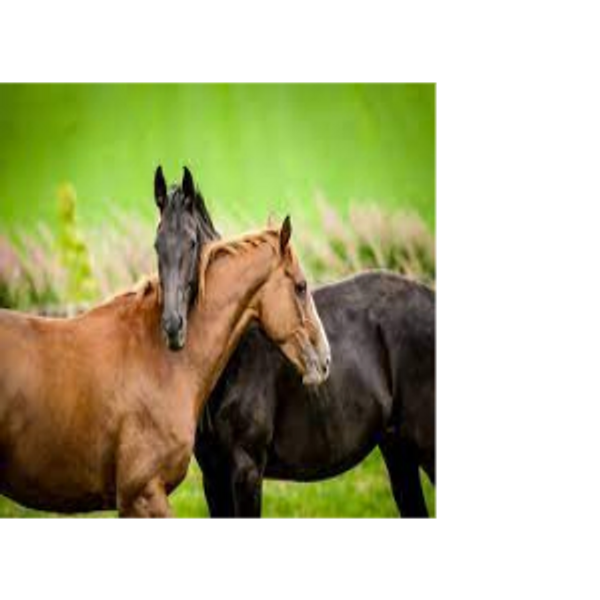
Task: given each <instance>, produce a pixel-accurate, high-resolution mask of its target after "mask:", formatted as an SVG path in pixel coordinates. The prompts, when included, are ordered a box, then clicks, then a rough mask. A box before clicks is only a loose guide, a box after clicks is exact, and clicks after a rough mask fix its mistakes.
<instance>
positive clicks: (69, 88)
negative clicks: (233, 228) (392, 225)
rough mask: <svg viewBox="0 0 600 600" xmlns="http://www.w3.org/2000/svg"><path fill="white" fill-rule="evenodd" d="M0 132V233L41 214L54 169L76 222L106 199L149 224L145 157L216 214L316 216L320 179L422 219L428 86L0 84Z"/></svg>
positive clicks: (343, 192) (431, 137)
mask: <svg viewBox="0 0 600 600" xmlns="http://www.w3.org/2000/svg"><path fill="white" fill-rule="evenodd" d="M0 135H1V136H2V144H1V145H0V230H1V229H6V228H9V227H12V226H15V225H19V226H21V225H22V224H24V223H29V224H32V223H35V222H36V221H37V220H38V219H43V220H45V221H48V222H52V223H55V222H56V214H55V209H54V198H55V190H56V187H57V185H59V184H60V182H61V181H64V180H65V178H67V179H68V180H69V181H71V182H72V183H73V184H74V185H75V187H76V189H77V191H78V193H79V195H80V202H79V204H78V215H79V218H80V219H81V223H82V224H84V225H85V226H86V227H91V226H97V225H102V224H103V223H104V221H105V217H106V212H107V208H108V207H110V206H118V207H120V208H121V209H123V210H126V211H127V212H128V213H135V214H138V215H141V216H143V217H144V218H145V219H146V220H147V221H148V222H151V221H153V220H154V217H155V207H154V202H153V200H152V175H153V173H154V169H155V168H156V166H157V165H158V164H162V165H163V167H164V169H165V173H166V175H167V177H168V179H169V181H175V179H179V178H181V169H182V167H183V165H184V164H187V165H189V166H190V167H192V169H193V172H194V175H195V176H196V179H197V181H198V183H199V184H200V186H201V188H202V191H203V193H204V196H205V197H206V198H208V199H210V200H211V201H213V200H214V202H212V203H211V210H212V212H213V214H214V217H215V222H217V223H220V222H221V221H222V218H223V217H226V216H227V215H228V213H229V212H230V211H232V210H235V211H237V210H239V211H242V212H248V213H251V214H252V215H253V222H254V224H256V223H258V222H260V223H263V222H264V219H265V218H266V216H267V214H268V212H269V210H275V211H277V212H279V213H282V214H287V212H288V211H289V212H291V213H292V215H293V216H297V215H299V214H306V216H312V217H316V212H315V211H314V208H313V205H312V203H311V199H312V198H313V197H314V194H315V191H317V190H322V191H323V193H325V194H327V196H328V197H329V198H332V199H333V202H334V203H335V205H336V207H338V208H340V209H345V208H346V206H347V203H348V202H349V201H350V200H353V201H355V202H363V201H364V202H368V201H369V199H372V198H376V199H377V200H378V202H379V203H381V204H382V205H384V206H385V207H386V208H388V209H405V210H408V209H412V210H414V211H416V212H417V213H418V214H419V215H420V216H421V218H422V219H423V220H424V221H425V223H427V226H428V227H429V228H430V229H432V228H434V227H435V211H434V202H435V86H434V85H420V84H419V85H72V84H70V85H0ZM34 165H35V168H34ZM313 223H314V224H316V223H317V222H316V221H313Z"/></svg>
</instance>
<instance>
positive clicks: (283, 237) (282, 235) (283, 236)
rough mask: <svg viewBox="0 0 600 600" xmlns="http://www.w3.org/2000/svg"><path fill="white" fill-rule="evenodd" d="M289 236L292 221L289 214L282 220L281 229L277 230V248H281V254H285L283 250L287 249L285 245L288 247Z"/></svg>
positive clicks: (290, 235) (290, 234)
mask: <svg viewBox="0 0 600 600" xmlns="http://www.w3.org/2000/svg"><path fill="white" fill-rule="evenodd" d="M291 237H292V222H291V220H290V215H288V216H287V217H286V218H285V219H284V220H283V225H282V226H281V231H280V232H279V249H280V250H281V254H282V256H283V255H284V254H285V251H286V250H287V247H288V244H289V242H290V238H291Z"/></svg>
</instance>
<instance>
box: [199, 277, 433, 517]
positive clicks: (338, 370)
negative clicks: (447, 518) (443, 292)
mask: <svg viewBox="0 0 600 600" xmlns="http://www.w3.org/2000/svg"><path fill="white" fill-rule="evenodd" d="M313 298H314V301H315V303H316V306H317V310H318V311H319V314H320V316H321V320H322V322H323V326H324V327H325V330H326V332H327V335H328V338H329V343H330V346H331V355H332V366H331V373H330V376H329V379H328V380H327V381H326V382H325V383H324V384H322V385H320V386H318V387H315V388H312V389H311V388H306V387H303V386H302V382H301V381H300V379H299V378H298V376H297V375H296V374H295V373H294V371H293V369H290V368H289V365H287V364H286V362H285V360H284V359H283V357H282V356H281V355H280V353H279V351H278V350H277V349H276V348H275V346H274V345H273V344H272V343H270V342H269V341H268V340H267V338H266V337H265V336H264V334H262V332H261V331H260V330H259V329H258V328H255V329H253V330H251V331H250V332H249V333H248V334H247V335H246V336H245V338H244V339H243V341H242V343H241V344H240V346H239V347H238V349H237V350H236V352H235V353H234V355H233V357H232V358H231V359H230V361H229V364H228V366H227V368H226V370H225V372H224V374H223V375H222V377H221V379H220V380H219V383H218V385H217V387H216V388H215V390H214V391H213V393H212V394H211V397H210V400H209V402H208V404H207V407H206V409H205V411H204V414H203V417H202V420H201V423H200V425H199V428H198V430H197V432H196V449H195V454H196V458H197V460H198V462H199V464H200V466H201V468H202V472H203V476H204V489H205V493H206V498H207V501H208V505H209V509H210V514H211V515H212V516H260V513H261V491H262V482H263V478H264V477H267V478H273V479H286V480H292V481H318V480H322V479H327V478H329V477H333V476H335V475H338V474H340V473H342V472H344V471H346V470H348V469H350V468H352V467H354V466H355V465H357V464H358V463H359V462H360V461H362V460H363V459H364V458H365V457H366V456H367V455H368V454H369V453H370V452H371V450H372V449H373V448H374V447H375V446H376V445H379V448H380V449H381V452H382V454H383V457H384V460H385V463H386V466H387V469H388V473H389V475H390V479H391V482H392V490H393V493H394V498H395V500H396V504H397V506H398V509H399V510H400V512H401V514H402V515H403V516H405V517H407V516H408V517H426V516H428V514H427V508H426V505H425V500H424V497H423V491H422V488H421V481H420V477H419V466H421V467H422V468H423V469H424V470H425V472H426V473H427V475H428V476H429V478H430V480H431V481H432V483H435V296H434V293H433V292H432V291H431V290H430V289H428V288H427V287H425V286H422V285H419V284H418V283H415V282H413V281H409V280H406V279H404V278H403V277H401V276H399V275H396V274H393V273H388V272H376V271H375V272H368V273H363V274H360V275H357V276H355V277H352V278H350V279H348V280H345V281H342V282H340V283H336V284H333V285H328V286H325V287H321V288H319V289H317V290H316V291H315V292H314V294H313Z"/></svg>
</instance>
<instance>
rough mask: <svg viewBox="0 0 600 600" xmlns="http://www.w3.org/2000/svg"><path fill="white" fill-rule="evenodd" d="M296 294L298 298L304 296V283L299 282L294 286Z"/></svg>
mask: <svg viewBox="0 0 600 600" xmlns="http://www.w3.org/2000/svg"><path fill="white" fill-rule="evenodd" d="M296 294H298V296H304V295H305V294H306V281H301V282H300V283H297V284H296Z"/></svg>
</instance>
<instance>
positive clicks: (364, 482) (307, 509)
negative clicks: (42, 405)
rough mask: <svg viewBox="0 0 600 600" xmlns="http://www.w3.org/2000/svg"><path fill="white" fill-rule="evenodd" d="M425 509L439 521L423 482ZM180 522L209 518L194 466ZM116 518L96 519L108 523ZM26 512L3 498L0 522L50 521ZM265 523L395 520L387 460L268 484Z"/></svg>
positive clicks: (178, 498) (179, 507) (176, 504)
mask: <svg viewBox="0 0 600 600" xmlns="http://www.w3.org/2000/svg"><path fill="white" fill-rule="evenodd" d="M422 480H423V486H424V491H425V497H426V501H427V506H428V508H429V512H430V514H431V515H435V490H434V488H433V487H432V486H431V484H430V483H429V480H428V479H427V478H426V477H425V476H422ZM171 503H172V506H173V510H174V511H175V515H176V516H177V517H207V516H208V509H207V506H206V501H205V499H204V491H203V489H202V474H201V472H200V470H199V469H198V466H197V465H196V463H195V462H193V464H192V466H191V468H190V470H189V472H188V476H187V478H186V480H185V482H184V483H183V484H182V485H181V486H180V487H179V488H178V489H177V490H176V491H175V493H174V494H173V495H172V496H171ZM113 515H114V513H111V512H105V513H93V515H91V516H95V517H108V516H113ZM52 516H56V515H53V514H52V513H42V512H37V511H34V510H28V509H26V508H23V507H21V506H19V505H17V504H14V503H13V502H10V501H9V500H6V499H4V498H1V497H0V517H52ZM86 516H90V515H86ZM263 516H264V517H396V516H398V513H397V510H396V505H395V504H394V501H393V498H392V493H391V490H390V486H389V482H388V478H387V473H386V470H385V466H384V464H383V460H382V459H381V456H380V454H379V452H378V451H375V452H373V453H372V454H371V455H370V456H369V457H368V458H367V459H366V460H365V461H363V462H362V463H361V464H360V465H359V466H358V467H356V468H355V469H353V470H352V471H349V472H348V473H345V474H344V475H340V476H339V477H335V478H334V479H330V480H327V481H323V482H319V483H288V482H282V481H267V482H265V486H264V496H263Z"/></svg>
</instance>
